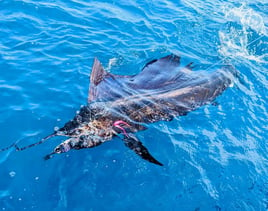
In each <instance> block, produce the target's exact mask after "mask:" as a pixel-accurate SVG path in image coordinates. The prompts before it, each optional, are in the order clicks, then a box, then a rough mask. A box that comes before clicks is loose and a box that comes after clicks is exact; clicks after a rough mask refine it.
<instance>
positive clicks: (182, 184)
mask: <svg viewBox="0 0 268 211" xmlns="http://www.w3.org/2000/svg"><path fill="white" fill-rule="evenodd" d="M267 11H268V4H267V1H266V0H254V1H250V0H248V1H245V3H243V4H241V3H240V1H237V0H233V1H231V0H228V1H219V0H216V1H215V0H206V1H202V0H194V1H192V0H191V1H190V0H182V1H174V0H173V1H171V0H166V1H158V0H157V1H149V0H145V1H143V0H136V1H124V0H120V1H86V0H73V1H63V0H51V1H32V0H23V1H19V0H17V1H15V0H14V1H12V0H0V72H1V74H0V102H1V107H0V114H1V116H0V128H1V129H0V147H5V146H8V145H10V144H12V143H13V142H15V141H18V144H19V145H20V146H24V145H27V144H30V143H33V142H35V141H38V140H40V139H41V138H42V137H44V136H46V135H48V134H50V133H51V132H52V131H53V130H54V127H60V126H63V124H64V123H65V122H66V121H68V120H69V119H71V118H72V117H73V116H74V114H75V112H76V111H77V110H78V109H79V108H80V105H81V104H85V103H86V100H87V92H88V83H89V81H88V76H89V73H90V71H91V65H92V62H93V58H94V57H98V58H99V59H100V60H101V61H102V63H103V65H104V66H105V68H106V69H107V70H108V71H110V72H113V73H116V74H134V73H138V72H139V71H140V70H141V68H142V66H143V65H144V64H146V63H147V62H149V61H150V60H152V59H155V58H159V57H162V56H165V55H168V54H170V53H174V54H178V55H181V56H182V57H183V58H184V59H185V60H186V61H193V62H194V63H195V65H196V69H197V70H199V69H203V70H207V71H209V70H211V69H213V68H215V67H217V65H220V64H223V63H229V64H232V65H233V66H235V68H236V69H237V70H238V71H239V73H240V79H239V80H237V81H235V83H234V85H233V87H232V88H230V89H228V90H226V91H225V92H224V93H223V95H221V96H220V97H218V99H217V102H218V103H219V106H213V105H207V106H204V107H202V108H200V109H198V110H196V111H194V112H192V113H190V114H188V115H187V116H183V117H180V118H177V119H175V120H174V121H172V122H159V123H156V124H152V125H148V127H149V129H148V130H146V131H143V132H139V133H137V136H138V137H139V138H140V139H141V140H142V141H143V143H144V145H146V147H147V148H148V149H150V151H151V152H152V154H153V155H154V156H155V157H156V158H157V159H158V160H160V161H161V162H162V163H164V167H159V166H156V165H153V164H151V163H148V162H146V161H144V160H142V159H140V158H139V157H138V156H136V155H135V154H134V153H133V152H132V151H131V150H129V149H127V148H126V147H125V146H124V144H123V143H122V142H121V141H120V140H117V139H115V140H113V141H111V142H109V143H106V144H103V145H101V146H100V147H97V148H93V149H88V150H81V151H71V152H69V153H67V154H65V155H61V156H55V157H54V158H53V159H50V160H48V161H44V160H43V156H44V155H46V154H47V153H49V152H51V150H52V149H53V148H54V147H55V146H56V145H57V144H59V143H60V142H61V141H62V140H63V139H62V138H54V139H51V140H50V141H48V142H46V143H44V144H42V145H39V146H36V147H34V148H31V149H28V150H25V151H21V152H16V151H15V150H14V149H11V150H8V151H5V152H1V153H0V178H1V180H0V210H81V211H82V210H127V209H128V210H267V209H268V156H267V152H268V144H267V139H268V124H267V119H268V111H267V108H268V97H267V94H268V92H267V87H268V72H267V69H268V31H267V26H268V12H267Z"/></svg>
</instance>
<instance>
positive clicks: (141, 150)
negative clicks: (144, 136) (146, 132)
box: [124, 133, 163, 166]
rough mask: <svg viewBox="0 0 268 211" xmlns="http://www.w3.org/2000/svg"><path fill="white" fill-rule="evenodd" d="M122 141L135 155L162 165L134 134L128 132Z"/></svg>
mask: <svg viewBox="0 0 268 211" xmlns="http://www.w3.org/2000/svg"><path fill="white" fill-rule="evenodd" d="M124 142H125V145H126V146H127V147H129V148H130V149H132V150H133V151H134V152H135V153H136V154H137V155H139V156H140V157H141V158H142V159H144V160H147V161H149V162H151V163H154V164H156V165H159V166H163V164H162V163H160V162H159V161H157V160H156V159H155V158H154V157H153V156H152V155H151V154H150V153H149V151H148V150H147V148H146V147H145V146H143V144H142V143H141V141H139V140H138V139H137V137H136V136H134V134H132V133H128V134H127V136H124Z"/></svg>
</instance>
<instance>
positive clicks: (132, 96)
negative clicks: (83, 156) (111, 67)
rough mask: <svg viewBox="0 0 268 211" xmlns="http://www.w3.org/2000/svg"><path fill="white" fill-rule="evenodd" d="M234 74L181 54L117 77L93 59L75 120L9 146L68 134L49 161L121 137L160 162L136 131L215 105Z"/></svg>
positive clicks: (227, 67)
mask: <svg viewBox="0 0 268 211" xmlns="http://www.w3.org/2000/svg"><path fill="white" fill-rule="evenodd" d="M236 75H237V72H236V70H235V69H234V68H233V66H231V65H223V66H222V67H221V68H219V69H217V70H214V71H212V72H208V71H204V70H203V71H202V70H201V71H194V70H193V64H192V63H189V64H188V65H186V66H183V65H181V58H180V56H177V55H174V54H171V55H167V56H165V57H162V58H159V59H154V60H152V61H150V62H148V63H147V64H146V65H145V66H144V67H143V68H142V70H141V71H140V73H138V74H135V75H115V74H112V73H109V72H107V71H105V70H104V68H103V66H102V64H101V62H100V61H99V60H98V59H97V58H95V59H94V63H93V67H92V72H91V75H90V86H89V91H88V99H87V104H86V105H84V106H82V107H81V108H80V110H79V111H78V112H77V113H76V115H75V116H74V118H73V119H72V120H70V121H68V122H67V123H66V124H65V125H64V126H63V127H61V128H59V129H58V130H56V131H54V133H52V134H51V135H49V136H47V137H45V138H43V139H42V140H41V141H39V142H37V143H34V144H31V145H28V146H26V147H22V148H19V147H18V146H17V144H13V145H11V146H10V147H15V148H16V149H17V150H24V149H26V148H28V147H32V146H35V145H38V144H40V143H43V142H44V141H46V140H47V139H49V138H52V137H54V136H65V137H68V138H67V139H66V140H65V141H63V142H62V143H60V144H59V145H58V146H56V148H55V149H54V150H53V151H52V152H51V153H50V154H48V155H46V156H45V157H44V158H45V159H46V160H47V159H49V158H51V157H52V156H53V155H55V154H61V153H66V152H68V151H70V150H72V149H75V150H80V149H85V148H92V147H96V146H99V145H100V144H102V143H104V142H107V141H110V140H112V139H114V138H115V137H119V138H120V139H121V140H122V141H123V142H124V143H125V145H126V146H127V147H129V148H130V149H131V150H133V151H134V152H135V153H136V154H137V155H139V156H140V157H141V158H143V159H145V160H147V161H149V162H151V163H154V164H157V165H160V166H162V165H163V164H162V163H161V162H159V161H158V160H157V159H156V158H155V157H154V156H153V155H152V154H151V153H150V152H149V150H148V149H147V148H146V147H145V146H144V144H143V143H142V142H141V141H140V139H139V138H138V135H137V134H136V133H137V132H138V131H142V130H146V129H147V127H146V125H147V124H149V123H155V122H158V121H171V120H172V119H173V118H174V117H178V116H184V115H186V114H187V113H189V112H190V111H194V110H196V109H198V108H199V107H201V106H203V105H206V104H211V103H214V102H215V99H216V97H217V96H219V95H221V94H222V93H223V91H224V90H226V89H227V88H228V87H229V86H231V84H232V83H233V81H234V78H235V77H236ZM10 147H8V148H10ZM8 148H5V149H2V150H6V149H8Z"/></svg>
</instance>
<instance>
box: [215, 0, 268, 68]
mask: <svg viewBox="0 0 268 211" xmlns="http://www.w3.org/2000/svg"><path fill="white" fill-rule="evenodd" d="M223 12H224V14H225V18H226V20H227V21H228V22H227V27H226V28H225V29H224V30H221V31H219V38H220V42H221V45H220V47H219V53H220V54H221V55H223V56H224V57H230V58H237V57H242V58H245V59H249V60H253V61H256V62H262V63H267V62H268V53H267V49H268V42H267V27H266V26H265V24H264V19H265V18H264V17H263V16H262V15H261V14H259V13H257V12H256V11H254V10H253V9H252V8H249V7H248V6H247V5H246V4H242V6H240V7H234V8H229V7H228V6H227V7H225V8H224V9H223ZM265 38H266V40H265ZM253 44H254V47H253Z"/></svg>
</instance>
